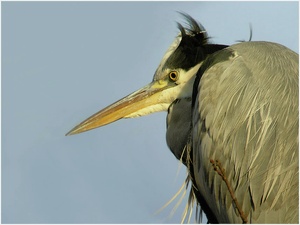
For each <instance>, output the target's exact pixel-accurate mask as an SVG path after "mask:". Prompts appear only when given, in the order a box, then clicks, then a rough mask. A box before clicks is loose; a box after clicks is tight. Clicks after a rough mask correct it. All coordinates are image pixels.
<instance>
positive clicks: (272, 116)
mask: <svg viewBox="0 0 300 225" xmlns="http://www.w3.org/2000/svg"><path fill="white" fill-rule="evenodd" d="M182 15H183V17H184V18H185V19H186V21H187V27H184V26H182V25H181V24H180V23H178V28H179V31H180V33H179V35H178V36H177V37H176V39H175V41H174V42H173V43H172V45H171V46H170V48H169V49H168V50H167V52H166V54H165V55H164V56H163V59H162V61H161V63H160V64H159V66H158V68H157V70H156V71H155V74H154V77H153V80H152V82H151V83H150V84H148V85H146V86H144V87H143V88H141V89H139V90H137V91H135V92H133V93H132V94H130V95H128V96H126V97H124V98H122V99H121V100H119V101H117V102H115V103H113V104H111V105H110V106H108V107H106V108H104V109H102V110H101V111H99V112H97V113H96V114H94V115H92V116H91V117H89V118H88V119H86V120H84V121H83V122H82V123H80V124H79V125H77V126H75V127H74V128H73V129H72V130H71V131H70V132H68V133H67V135H73V134H78V133H81V132H85V131H88V130H91V129H94V128H97V127H100V126H104V125H107V124H109V123H112V122H114V121H117V120H119V119H122V118H133V117H138V116H143V115H147V114H150V113H154V112H159V111H167V112H168V114H167V135H166V139H167V144H168V146H169V148H170V149H171V151H172V153H173V154H174V155H175V157H176V158H177V159H180V160H182V162H183V164H185V165H186V167H187V169H188V174H189V175H188V178H189V179H190V180H191V182H192V187H191V197H192V198H193V199H195V200H196V202H197V204H199V205H200V206H201V210H203V212H204V213H205V214H206V216H207V218H208V222H209V223H298V222H299V219H298V217H299V196H298V188H299V179H298V174H299V169H298V168H299V165H298V158H299V155H298V74H299V63H298V58H299V56H298V54H296V53H295V52H293V51H291V50H290V49H288V48H286V47H284V46H282V45H280V44H276V43H271V42H264V41H253V42H242V43H237V44H234V45H231V46H227V45H218V44H212V43H210V41H209V38H208V35H207V33H206V31H205V29H204V27H203V26H202V25H201V24H200V23H198V22H197V21H195V20H194V19H193V18H192V17H190V16H189V15H187V14H183V13H182Z"/></svg>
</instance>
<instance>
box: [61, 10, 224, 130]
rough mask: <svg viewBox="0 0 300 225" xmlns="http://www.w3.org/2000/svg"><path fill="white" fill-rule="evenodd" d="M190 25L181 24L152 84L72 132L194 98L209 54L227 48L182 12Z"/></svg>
mask: <svg viewBox="0 0 300 225" xmlns="http://www.w3.org/2000/svg"><path fill="white" fill-rule="evenodd" d="M180 14H181V15H182V16H183V17H184V18H185V19H186V21H187V24H188V27H186V28H184V27H183V26H182V25H181V24H179V23H178V24H177V25H178V28H179V30H180V33H179V35H178V36H177V37H176V39H175V41H174V42H173V43H172V45H171V46H170V48H169V49H168V50H167V52H166V54H165V55H164V57H163V59H162V61H161V63H160V64H159V66H158V68H157V70H156V72H155V74H154V77H153V80H152V82H151V83H149V84H148V85H146V86H144V87H142V88H141V89H139V90H137V91H135V92H133V93H132V94H130V95H128V96H126V97H124V98H122V99H120V100H119V101H117V102H115V103H113V104H111V105H109V106H108V107H106V108H104V109H102V110H101V111H99V112H97V113H95V114H94V115H92V116H91V117H89V118H88V119H86V120H84V121H83V122H82V123H80V124H79V125H77V126H76V127H74V128H73V129H72V130H71V131H69V132H68V133H67V134H66V135H72V134H77V133H81V132H84V131H88V130H91V129H94V128H97V127H100V126H104V125H107V124H109V123H112V122H114V121H117V120H119V119H122V118H133V117H138V116H143V115H147V114H150V113H154V112H159V111H166V110H167V109H168V108H169V106H170V105H171V104H172V102H174V101H175V100H176V99H181V98H185V97H191V96H192V92H193V84H194V80H195V75H196V73H197V71H198V69H199V67H200V65H201V63H202V62H203V60H204V59H205V58H206V57H207V55H209V54H211V53H213V52H215V51H217V50H220V49H221V48H224V47H225V46H223V45H212V44H209V43H208V37H207V33H206V31H205V29H204V27H203V26H202V25H201V24H200V23H197V22H196V21H195V20H194V19H193V18H192V17H190V16H189V15H187V14H183V13H180Z"/></svg>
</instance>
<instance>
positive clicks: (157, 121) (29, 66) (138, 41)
mask: <svg viewBox="0 0 300 225" xmlns="http://www.w3.org/2000/svg"><path fill="white" fill-rule="evenodd" d="M1 4H2V63H1V64H2V223H177V222H179V221H180V217H181V212H182V210H183V207H184V204H182V206H181V207H180V208H179V209H178V211H177V212H176V213H175V215H174V216H173V217H172V218H169V217H168V215H169V213H170V212H171V209H172V207H167V208H166V209H165V210H163V211H162V213H160V214H155V212H156V211H157V210H158V209H159V208H160V207H162V206H163V205H164V204H165V203H166V202H167V201H168V200H169V199H170V198H171V197H172V196H173V195H174V194H175V193H176V192H177V190H178V189H179V188H180V186H181V184H182V182H183V181H184V179H185V168H184V167H181V169H180V170H179V173H178V165H179V163H178V161H177V160H176V159H175V157H174V156H173V155H172V154H171V152H170V151H169V149H168V147H167V145H166V142H165V124H166V122H165V117H166V113H158V114H154V115H151V116H146V117H143V118H138V119H131V120H121V121H118V122H116V123H114V124H111V125H109V126H106V127H103V128H100V129H96V130H93V131H90V132H87V133H83V134H80V135H75V136H71V137H65V136H64V134H65V133H66V132H67V131H69V130H70V129H71V128H72V127H73V126H74V125H76V124H77V123H79V122H81V121H82V120H83V119H85V118H86V117H88V116H90V115H91V114H93V113H95V112H97V111H98V110H100V109H101V108H103V107H105V106H106V105H108V104H110V103H112V102H114V101H115V100H118V99H119V98H121V97H123V96H125V95H127V94H129V93H131V92H132V91H134V90H136V89H138V88H139V87H141V86H143V85H145V84H147V83H148V82H150V81H151V80H152V76H153V74H154V71H155V69H156V67H157V66H158V64H159V62H160V60H161V58H162V56H163V54H164V52H165V51H166V49H167V48H168V47H169V45H170V44H171V43H172V41H173V39H174V37H175V36H176V35H177V33H178V30H177V28H176V23H175V21H179V22H182V19H181V17H180V16H179V15H178V14H177V13H176V11H183V12H186V13H189V14H190V15H191V16H193V17H194V18H195V19H197V20H198V21H200V22H201V23H202V24H203V25H204V27H205V28H206V29H207V31H208V34H209V35H210V36H211V37H213V39H212V41H213V42H215V43H220V44H233V43H235V41H236V40H248V39H249V33H250V32H249V24H250V23H251V24H252V27H253V38H252V40H265V41H273V42H278V43H281V44H283V45H285V46H287V47H289V48H291V49H292V50H294V51H296V52H298V51H299V50H298V49H299V47H298V43H299V41H298V33H299V30H298V29H299V28H298V27H299V19H298V15H299V11H298V10H299V7H298V2H263V3H262V2H251V3H249V2H248V3H247V2H164V3H161V2H142V3H141V2H130V3H128V2H122V3H120V2H88V3H85V2H84V3H82V2H65V3H61V2H51V3H49V2H48V3H47V2H43V3H40V2H30V3H26V2H2V3H1ZM177 174H178V175H177ZM184 202H185V200H184ZM172 205H173V206H174V204H172Z"/></svg>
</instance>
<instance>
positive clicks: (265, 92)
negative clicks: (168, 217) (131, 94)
mask: <svg viewBox="0 0 300 225" xmlns="http://www.w3.org/2000/svg"><path fill="white" fill-rule="evenodd" d="M222 51H231V52H232V56H231V57H230V58H228V59H226V60H224V61H220V62H218V63H216V64H214V65H212V66H210V65H208V66H207V68H205V71H204V72H203V74H200V75H199V74H197V76H198V75H199V76H201V79H200V82H199V84H198V85H197V84H195V87H196V88H197V96H196V98H195V99H194V101H195V106H194V109H193V117H192V123H193V125H192V127H193V129H192V130H193V131H192V132H193V133H192V137H193V140H192V143H191V144H192V146H193V158H194V159H196V160H195V161H193V167H194V172H195V179H196V182H195V183H196V186H197V187H198V188H199V191H200V192H201V193H202V195H203V196H204V198H205V199H206V201H208V202H209V204H210V207H211V209H212V211H213V212H214V214H215V215H216V217H217V220H218V222H221V223H227V222H229V223H241V222H242V220H241V217H240V215H239V214H238V213H237V211H236V210H235V206H234V204H232V198H231V197H230V194H229V191H228V188H227V187H226V185H225V182H223V181H222V178H221V177H220V176H219V175H218V174H217V173H216V172H215V171H214V169H213V167H212V165H211V162H210V160H211V159H213V160H219V161H220V162H221V163H222V166H223V168H224V169H225V172H226V176H227V178H228V180H229V181H230V184H231V186H232V187H233V189H234V194H235V196H236V197H237V200H238V202H239V204H240V205H241V207H242V210H243V212H244V213H245V215H246V217H247V219H248V222H251V223H298V211H299V197H298V187H299V183H298V182H299V181H298V170H299V169H298V168H299V167H298V158H299V156H298V74H299V71H298V55H297V54H296V53H294V52H292V51H291V50H289V49H287V48H286V47H284V46H281V45H279V44H275V43H268V42H244V43H240V44H236V45H233V46H231V47H229V48H227V49H224V50H222ZM222 51H221V52H218V53H216V54H215V55H213V56H212V58H218V57H219V55H222V54H223V53H222ZM221 57H222V56H221ZM205 63H206V62H204V63H203V65H204V64H205ZM199 71H201V68H200V70H199ZM224 212H226V213H224Z"/></svg>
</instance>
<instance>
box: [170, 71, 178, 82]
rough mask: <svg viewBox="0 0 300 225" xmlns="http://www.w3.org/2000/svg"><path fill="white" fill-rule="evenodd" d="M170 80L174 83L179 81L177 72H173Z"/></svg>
mask: <svg viewBox="0 0 300 225" xmlns="http://www.w3.org/2000/svg"><path fill="white" fill-rule="evenodd" d="M169 78H170V79H171V80H172V81H177V80H178V73H177V71H171V72H170V73H169Z"/></svg>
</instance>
